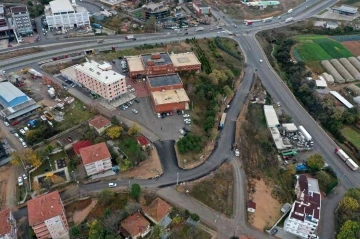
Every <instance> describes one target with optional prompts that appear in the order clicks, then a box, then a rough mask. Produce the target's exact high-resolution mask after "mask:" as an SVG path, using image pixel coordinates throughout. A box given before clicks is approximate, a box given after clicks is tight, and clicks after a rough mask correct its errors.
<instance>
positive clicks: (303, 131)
mask: <svg viewBox="0 0 360 239" xmlns="http://www.w3.org/2000/svg"><path fill="white" fill-rule="evenodd" d="M299 130H300V132H301V133H302V134H303V135H304V137H305V140H306V141H311V140H312V137H311V135H310V134H309V133H308V132H307V130H306V129H305V128H304V126H302V125H300V126H299Z"/></svg>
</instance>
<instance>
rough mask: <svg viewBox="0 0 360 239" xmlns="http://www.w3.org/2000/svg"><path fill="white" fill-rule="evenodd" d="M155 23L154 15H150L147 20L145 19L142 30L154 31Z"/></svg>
mask: <svg viewBox="0 0 360 239" xmlns="http://www.w3.org/2000/svg"><path fill="white" fill-rule="evenodd" d="M155 24H156V18H155V16H151V17H150V18H149V20H147V21H146V22H145V23H144V30H145V31H147V32H154V31H155V28H156V26H155Z"/></svg>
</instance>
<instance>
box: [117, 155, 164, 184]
mask: <svg viewBox="0 0 360 239" xmlns="http://www.w3.org/2000/svg"><path fill="white" fill-rule="evenodd" d="M162 174H163V169H162V166H161V162H160V159H159V155H158V152H157V150H156V148H154V149H153V150H152V151H151V156H150V157H149V159H147V160H145V161H142V162H141V163H140V165H139V166H138V167H136V168H133V169H131V170H129V171H126V172H124V173H121V177H122V178H137V179H148V178H153V177H155V176H157V175H162Z"/></svg>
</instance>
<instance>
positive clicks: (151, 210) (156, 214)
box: [144, 198, 172, 228]
mask: <svg viewBox="0 0 360 239" xmlns="http://www.w3.org/2000/svg"><path fill="white" fill-rule="evenodd" d="M171 210H172V207H171V206H170V205H169V204H168V203H167V202H165V201H164V200H162V199H161V198H156V199H155V200H154V201H153V202H152V203H151V204H150V205H149V206H147V207H145V208H144V213H145V216H146V217H147V218H149V219H150V220H151V221H152V222H153V223H155V224H157V225H161V226H162V227H163V228H166V227H167V226H168V225H169V224H170V223H171V218H170V217H169V213H170V212H171Z"/></svg>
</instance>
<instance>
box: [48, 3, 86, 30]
mask: <svg viewBox="0 0 360 239" xmlns="http://www.w3.org/2000/svg"><path fill="white" fill-rule="evenodd" d="M45 16H46V21H47V24H48V26H49V29H63V28H74V27H79V26H89V25H90V18H89V14H88V11H87V10H86V8H84V7H81V6H78V5H76V4H75V0H73V3H72V4H71V3H70V1H69V0H54V1H51V2H50V3H49V5H46V6H45Z"/></svg>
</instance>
